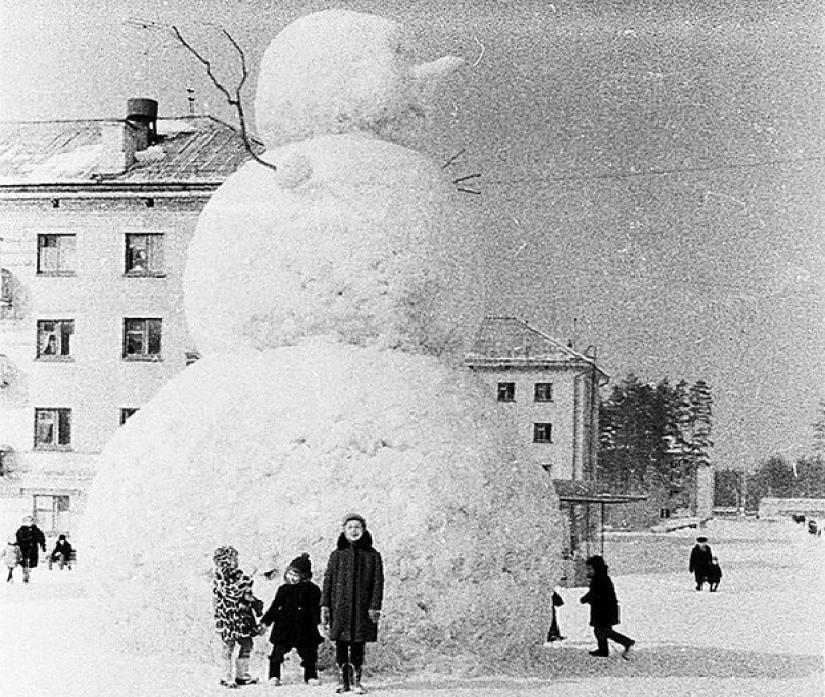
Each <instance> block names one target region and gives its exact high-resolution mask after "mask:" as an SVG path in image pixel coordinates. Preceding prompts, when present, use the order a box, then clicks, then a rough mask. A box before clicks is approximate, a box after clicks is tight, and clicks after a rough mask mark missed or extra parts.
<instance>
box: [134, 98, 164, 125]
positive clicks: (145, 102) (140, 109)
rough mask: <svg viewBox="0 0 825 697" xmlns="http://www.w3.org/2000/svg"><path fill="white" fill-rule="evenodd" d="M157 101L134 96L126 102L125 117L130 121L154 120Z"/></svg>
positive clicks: (156, 113)
mask: <svg viewBox="0 0 825 697" xmlns="http://www.w3.org/2000/svg"><path fill="white" fill-rule="evenodd" d="M157 117H158V103H157V101H155V100H154V99H148V98H146V97H134V98H132V99H129V100H128V101H127V102H126V118H127V119H129V120H130V121H155V120H156V119H157Z"/></svg>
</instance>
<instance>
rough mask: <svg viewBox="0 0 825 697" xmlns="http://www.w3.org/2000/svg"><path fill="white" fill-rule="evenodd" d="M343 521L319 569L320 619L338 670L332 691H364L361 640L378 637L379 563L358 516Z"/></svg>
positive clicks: (381, 573)
mask: <svg viewBox="0 0 825 697" xmlns="http://www.w3.org/2000/svg"><path fill="white" fill-rule="evenodd" d="M343 524H344V530H343V532H342V533H341V534H340V535H339V537H338V544H337V546H336V549H335V550H334V551H333V552H332V554H331V555H330V557H329V563H328V564H327V569H326V573H325V574H324V590H323V594H322V596H321V622H322V623H323V625H324V626H325V627H328V634H329V638H330V639H331V640H332V641H334V642H335V662H336V663H337V664H338V667H339V668H340V670H341V673H340V676H339V681H340V682H339V686H338V689H337V691H338V692H349V691H350V690H353V691H354V692H355V693H356V694H363V693H364V692H365V691H366V690H364V688H363V687H362V685H361V667H362V665H363V662H364V644H365V643H366V642H369V641H376V640H377V639H378V620H379V618H380V617H381V604H382V602H383V597H384V567H383V563H382V560H381V555H380V554H379V553H378V552H377V551H376V550H375V548H374V547H373V546H372V536H371V535H370V533H369V531H368V530H367V521H366V520H364V518H363V516H360V515H358V514H357V513H350V514H349V515H347V516H346V517H345V518H344V520H343Z"/></svg>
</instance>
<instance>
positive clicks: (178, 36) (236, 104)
mask: <svg viewBox="0 0 825 697" xmlns="http://www.w3.org/2000/svg"><path fill="white" fill-rule="evenodd" d="M126 24H127V25H129V26H132V27H137V28H139V29H147V30H151V31H161V32H165V33H167V34H169V35H170V36H171V37H172V38H173V39H174V40H175V41H177V42H178V43H179V44H180V45H181V46H183V48H185V49H186V50H187V51H189V53H190V54H192V55H193V56H194V57H195V59H196V60H197V61H198V62H199V63H200V64H201V65H203V66H204V67H205V68H206V74H207V76H208V77H209V79H210V80H211V82H212V84H213V85H214V86H215V88H216V89H217V90H218V91H219V92H220V93H221V94H223V96H224V97H225V98H226V101H227V103H228V104H229V106H231V107H233V108H234V109H235V112H236V113H237V115H238V124H239V126H240V129H241V138H242V139H243V144H244V147H245V148H246V151H247V152H248V153H249V155H250V157H252V159H253V160H255V161H256V162H258V163H259V164H261V165H263V166H264V167H268V168H269V169H271V170H277V169H278V168H277V167H276V166H275V165H274V164H272V163H271V162H267V161H266V160H264V159H263V158H262V157H260V156H259V155H258V153H256V152H255V150H254V149H253V148H252V141H251V140H250V137H249V131H248V129H247V125H246V115H245V114H244V108H243V100H242V99H241V90H242V89H243V86H244V84H245V83H246V80H247V78H248V77H249V70H248V69H247V66H246V55H245V54H244V52H243V49H242V48H241V47H240V44H238V42H237V41H236V40H235V38H234V37H233V36H232V35H231V34H230V33H229V32H228V31H227V30H226V29H224V28H223V27H217V29H219V30H220V32H221V34H223V36H224V37H226V39H227V41H229V43H230V44H232V47H233V48H234V49H235V51H236V52H237V54H238V58H239V59H240V64H241V77H240V80H239V81H238V84H237V85H236V86H235V87H234V88H233V89H230V88H228V87H227V86H226V85H224V84H223V83H222V82H221V81H220V80H219V79H218V78H217V76H216V75H215V72H214V71H213V69H212V62H211V61H210V60H208V59H207V58H206V57H205V56H204V55H203V54H201V52H200V51H198V50H197V49H196V48H195V47H194V46H193V45H192V44H191V43H190V42H189V41H188V40H187V39H186V38H185V37H184V36H183V33H182V32H181V30H180V28H179V27H178V26H177V25H175V24H163V23H161V22H155V21H152V20H146V19H137V18H135V17H132V18H129V19H128V20H126ZM205 24H211V23H209V22H205ZM212 26H214V25H212Z"/></svg>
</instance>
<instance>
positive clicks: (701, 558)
mask: <svg viewBox="0 0 825 697" xmlns="http://www.w3.org/2000/svg"><path fill="white" fill-rule="evenodd" d="M711 564H713V552H712V551H711V549H710V545H705V547H704V549H703V548H702V547H700V546H699V545H694V547H693V549H692V550H691V551H690V563H689V564H688V571H692V572H694V573H695V574H696V575H697V576H705V575H706V574H707V570H708V567H709V566H710V565H711Z"/></svg>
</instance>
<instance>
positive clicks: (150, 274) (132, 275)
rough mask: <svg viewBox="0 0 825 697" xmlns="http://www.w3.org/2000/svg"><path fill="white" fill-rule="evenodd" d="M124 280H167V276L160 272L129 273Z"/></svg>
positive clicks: (124, 275)
mask: <svg viewBox="0 0 825 697" xmlns="http://www.w3.org/2000/svg"><path fill="white" fill-rule="evenodd" d="M123 277H124V278H166V274H165V273H162V272H160V271H127V272H126V273H125V274H123Z"/></svg>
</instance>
